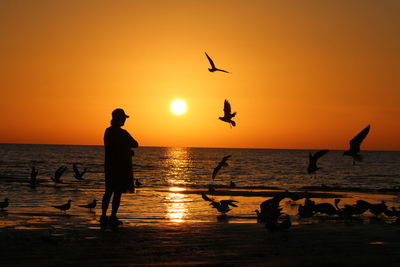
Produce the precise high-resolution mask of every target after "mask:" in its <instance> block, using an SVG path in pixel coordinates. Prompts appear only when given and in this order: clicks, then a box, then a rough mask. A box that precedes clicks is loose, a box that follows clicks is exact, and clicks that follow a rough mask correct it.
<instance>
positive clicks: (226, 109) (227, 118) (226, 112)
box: [218, 99, 236, 127]
mask: <svg viewBox="0 0 400 267" xmlns="http://www.w3.org/2000/svg"><path fill="white" fill-rule="evenodd" d="M231 112H232V111H231V104H230V103H229V101H228V100H226V99H225V101H224V116H223V117H218V119H220V120H221V121H224V122H227V123H229V125H230V126H231V127H232V126H236V122H235V121H233V120H232V118H234V117H235V116H236V112H233V113H231Z"/></svg>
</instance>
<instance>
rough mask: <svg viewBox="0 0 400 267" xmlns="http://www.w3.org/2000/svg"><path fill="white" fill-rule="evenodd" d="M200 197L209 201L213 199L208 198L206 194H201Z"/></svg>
mask: <svg viewBox="0 0 400 267" xmlns="http://www.w3.org/2000/svg"><path fill="white" fill-rule="evenodd" d="M201 197H202V198H203V199H204V200H205V201H210V202H214V200H212V199H211V198H209V197H208V196H207V195H206V194H204V193H203V194H201Z"/></svg>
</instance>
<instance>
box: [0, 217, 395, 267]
mask: <svg viewBox="0 0 400 267" xmlns="http://www.w3.org/2000/svg"><path fill="white" fill-rule="evenodd" d="M78 225H79V226H77V227H73V226H69V227H65V228H60V229H56V228H50V229H43V228H42V229H30V230H26V229H12V228H7V227H5V228H2V229H0V240H1V246H0V257H1V265H2V266H39V265H40V266H54V265H60V266H72V265H77V266H143V265H148V266H149V265H150V266H159V265H170V266H181V265H195V266H197V265H225V266H377V265H380V266H397V264H398V263H399V262H400V254H399V253H398V251H399V249H400V238H399V236H400V227H399V226H394V225H389V224H387V223H384V222H383V221H380V220H377V221H371V222H369V223H363V224H362V223H358V222H346V223H345V222H343V221H340V220H338V221H327V222H323V223H318V224H302V225H294V226H292V227H291V228H290V229H288V230H287V231H285V232H269V231H268V230H267V229H266V228H265V227H264V226H263V225H262V224H255V223H253V224H249V223H240V224H238V223H226V222H214V223H205V222H201V223H196V222H189V223H170V222H164V223H158V224H147V225H132V224H129V225H124V226H121V227H117V228H103V229H102V228H100V227H98V225H97V224H88V225H82V224H78ZM42 227H43V226H42Z"/></svg>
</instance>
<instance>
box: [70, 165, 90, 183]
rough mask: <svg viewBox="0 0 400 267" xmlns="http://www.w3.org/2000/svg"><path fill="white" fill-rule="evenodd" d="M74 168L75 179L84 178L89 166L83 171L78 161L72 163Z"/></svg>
mask: <svg viewBox="0 0 400 267" xmlns="http://www.w3.org/2000/svg"><path fill="white" fill-rule="evenodd" d="M72 169H73V170H74V173H75V175H74V176H75V179H77V180H83V175H84V174H85V173H86V171H87V168H85V169H83V171H82V172H80V171H79V169H78V163H74V164H72Z"/></svg>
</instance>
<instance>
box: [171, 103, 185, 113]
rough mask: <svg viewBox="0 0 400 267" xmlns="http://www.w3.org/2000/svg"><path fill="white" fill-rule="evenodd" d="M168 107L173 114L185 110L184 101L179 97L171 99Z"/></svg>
mask: <svg viewBox="0 0 400 267" xmlns="http://www.w3.org/2000/svg"><path fill="white" fill-rule="evenodd" d="M170 108H171V112H172V113H174V114H175V115H182V114H183V113H185V112H186V103H185V101H183V100H181V99H176V100H174V101H172V103H171V105H170Z"/></svg>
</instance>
